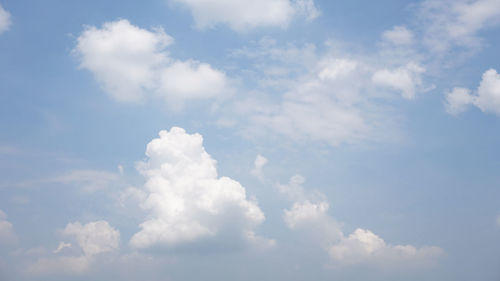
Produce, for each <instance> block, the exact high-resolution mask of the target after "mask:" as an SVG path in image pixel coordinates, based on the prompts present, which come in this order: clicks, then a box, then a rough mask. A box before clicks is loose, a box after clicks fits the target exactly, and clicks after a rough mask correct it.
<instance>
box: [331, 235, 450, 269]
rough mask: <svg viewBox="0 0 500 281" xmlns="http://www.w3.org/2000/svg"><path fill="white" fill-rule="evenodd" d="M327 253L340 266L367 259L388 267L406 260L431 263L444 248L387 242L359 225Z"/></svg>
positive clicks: (367, 261)
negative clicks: (418, 246) (389, 243)
mask: <svg viewBox="0 0 500 281" xmlns="http://www.w3.org/2000/svg"><path fill="white" fill-rule="evenodd" d="M328 253H329V254H330V257H331V258H332V259H333V260H334V262H335V263H337V264H338V265H342V266H345V265H352V264H359V263H370V264H375V265H378V266H384V267H387V266H397V265H398V264H402V263H407V262H409V263H421V264H424V265H425V264H432V263H433V262H434V260H435V259H436V258H437V257H439V256H441V255H442V254H443V250H442V249H440V248H438V247H422V248H416V247H414V246H412V245H395V246H393V245H388V244H386V242H385V241H384V240H383V239H382V238H380V237H379V236H377V235H376V234H374V233H373V232H371V231H369V230H365V229H360V228H358V229H356V230H355V231H354V232H353V233H351V234H350V235H349V236H347V237H343V238H342V239H341V241H340V242H339V243H337V244H335V245H333V246H332V247H330V249H329V250H328Z"/></svg>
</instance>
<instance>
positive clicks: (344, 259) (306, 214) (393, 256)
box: [278, 175, 443, 266]
mask: <svg viewBox="0 0 500 281" xmlns="http://www.w3.org/2000/svg"><path fill="white" fill-rule="evenodd" d="M304 181H305V179H304V178H303V177H302V176H300V175H296V176H293V177H292V178H291V179H290V182H289V183H288V184H285V185H278V190H279V191H280V192H281V193H284V194H285V195H287V197H288V198H289V199H291V200H292V201H294V203H293V205H292V207H291V208H290V209H285V210H284V215H283V219H284V221H285V223H286V225H287V226H288V227H289V228H290V229H292V230H305V231H309V232H314V234H316V235H317V236H318V237H319V238H320V241H319V242H320V243H321V246H322V247H323V248H324V250H325V251H327V252H328V254H329V256H330V258H331V260H332V262H333V266H349V265H354V264H373V265H376V266H395V265H398V264H406V263H407V264H412V265H413V264H417V265H426V264H432V263H433V262H434V261H435V260H436V258H437V257H439V256H440V255H441V254H442V252H443V251H442V250H441V249H440V248H438V247H422V248H416V247H415V246H412V245H390V244H387V243H386V242H385V241H384V240H383V239H382V238H381V237H379V236H377V235H376V234H374V233H373V232H371V231H370V230H366V229H361V228H358V229H356V230H355V231H354V232H353V233H351V234H350V235H348V236H346V235H345V234H344V233H343V231H342V224H341V223H339V222H337V221H336V220H335V219H334V218H333V217H331V216H330V215H329V214H328V209H329V207H330V206H329V204H328V202H327V201H326V200H325V197H324V196H323V195H322V194H320V193H318V192H315V193H313V192H306V191H305V190H304V188H303V186H302V184H303V183H304Z"/></svg>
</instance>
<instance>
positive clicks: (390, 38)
mask: <svg viewBox="0 0 500 281" xmlns="http://www.w3.org/2000/svg"><path fill="white" fill-rule="evenodd" d="M382 38H383V39H384V40H385V41H387V42H390V43H392V44H395V45H410V44H412V43H413V40H414V39H413V32H412V31H410V30H408V28H406V26H394V27H393V28H392V29H390V30H386V31H384V32H383V33H382Z"/></svg>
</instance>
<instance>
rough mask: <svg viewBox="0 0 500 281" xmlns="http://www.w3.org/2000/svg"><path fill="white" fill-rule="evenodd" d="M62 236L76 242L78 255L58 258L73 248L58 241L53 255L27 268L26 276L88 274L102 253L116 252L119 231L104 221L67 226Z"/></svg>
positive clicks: (69, 244) (76, 223)
mask: <svg viewBox="0 0 500 281" xmlns="http://www.w3.org/2000/svg"><path fill="white" fill-rule="evenodd" d="M62 235H63V236H65V237H67V238H68V239H72V240H75V241H76V244H77V245H78V247H79V249H80V250H81V252H82V254H81V255H65V256H58V254H60V253H61V252H62V250H63V249H65V248H72V244H71V243H67V242H63V241H61V242H60V243H59V246H58V247H57V249H56V250H55V251H54V252H53V254H55V256H52V257H43V258H40V259H38V260H37V261H36V262H35V263H33V264H32V265H30V266H29V268H28V273H30V274H33V275H46V274H82V273H85V272H87V271H88V270H89V269H90V267H91V265H92V263H94V262H95V260H96V259H97V257H98V256H99V255H101V254H104V253H108V252H113V251H116V250H118V249H119V243H120V232H119V231H118V230H117V229H114V228H113V227H111V226H110V225H109V223H108V222H106V221H102V220H101V221H95V222H89V223H87V224H84V225H82V224H81V223H80V222H75V223H69V224H68V225H66V227H65V228H64V230H63V231H62Z"/></svg>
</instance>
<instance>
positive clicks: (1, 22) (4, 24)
mask: <svg viewBox="0 0 500 281" xmlns="http://www.w3.org/2000/svg"><path fill="white" fill-rule="evenodd" d="M9 26H10V13H9V12H7V11H6V10H5V9H4V8H3V7H2V5H0V33H2V32H4V31H6V30H7V29H9Z"/></svg>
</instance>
